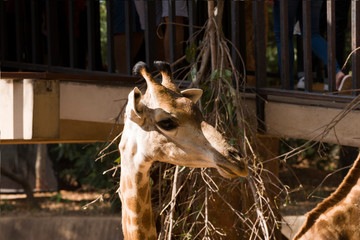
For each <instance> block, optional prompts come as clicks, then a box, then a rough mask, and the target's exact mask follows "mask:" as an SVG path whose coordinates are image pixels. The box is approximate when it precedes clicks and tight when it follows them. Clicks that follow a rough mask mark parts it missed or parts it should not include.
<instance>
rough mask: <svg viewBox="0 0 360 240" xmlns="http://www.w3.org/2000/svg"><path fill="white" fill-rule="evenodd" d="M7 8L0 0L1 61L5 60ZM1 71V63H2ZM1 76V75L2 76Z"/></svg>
mask: <svg viewBox="0 0 360 240" xmlns="http://www.w3.org/2000/svg"><path fill="white" fill-rule="evenodd" d="M5 36H6V34H5V8H4V1H0V51H1V52H0V57H1V61H4V60H5ZM0 71H1V63H0ZM0 78H1V76H0Z"/></svg>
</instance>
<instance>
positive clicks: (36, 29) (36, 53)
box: [31, 0, 42, 64]
mask: <svg viewBox="0 0 360 240" xmlns="http://www.w3.org/2000/svg"><path fill="white" fill-rule="evenodd" d="M40 16H41V13H39V1H38V0H33V1H31V41H32V62H33V63H34V64H36V63H40V61H41V57H42V50H41V49H42V46H41V40H40V36H41V31H40V28H41V23H40Z"/></svg>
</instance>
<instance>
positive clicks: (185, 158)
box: [119, 61, 248, 240]
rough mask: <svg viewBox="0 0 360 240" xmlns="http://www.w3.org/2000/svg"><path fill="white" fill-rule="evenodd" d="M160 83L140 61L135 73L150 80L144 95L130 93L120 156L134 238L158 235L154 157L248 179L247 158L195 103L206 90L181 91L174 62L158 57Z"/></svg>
mask: <svg viewBox="0 0 360 240" xmlns="http://www.w3.org/2000/svg"><path fill="white" fill-rule="evenodd" d="M154 66H155V67H156V68H157V69H158V70H159V71H160V73H161V75H162V82H161V84H160V83H158V82H157V81H156V80H155V79H154V78H153V77H152V75H151V74H150V73H149V71H148V69H147V67H146V64H145V63H143V62H139V63H137V64H136V65H135V66H134V69H133V72H134V73H135V74H141V75H142V76H143V77H144V79H145V80H146V84H147V90H146V92H145V94H142V93H141V91H140V90H139V89H138V88H136V87H135V88H134V89H133V90H132V91H131V92H130V93H129V96H128V103H127V106H126V110H125V119H124V129H123V133H122V137H121V141H120V144H119V151H120V154H121V177H120V191H119V195H120V199H121V202H122V228H123V234H124V238H125V239H127V240H129V239H131V240H140V239H141V240H145V239H157V232H156V227H155V223H154V219H153V212H152V206H151V194H150V184H149V180H150V177H149V170H150V167H151V165H152V164H153V162H154V161H160V162H167V163H171V164H175V165H180V166H186V167H212V168H216V169H217V170H218V171H219V173H220V174H221V175H222V176H223V177H226V178H233V177H237V176H241V177H245V176H247V174H248V169H247V166H246V163H245V160H244V158H241V157H240V153H239V152H238V151H237V150H236V149H235V148H233V147H232V146H231V145H230V144H229V143H227V141H226V140H225V138H224V137H223V136H222V135H221V134H220V133H219V132H218V131H216V130H215V128H213V127H212V126H211V125H210V124H208V123H207V122H206V121H205V120H204V118H203V116H202V114H201V112H200V110H199V108H198V107H197V105H196V102H197V101H198V100H199V99H200V97H201V95H202V90H201V89H186V90H183V91H179V89H178V88H177V87H176V85H175V84H174V81H173V79H172V74H171V70H170V65H169V64H168V63H165V62H160V61H156V62H154Z"/></svg>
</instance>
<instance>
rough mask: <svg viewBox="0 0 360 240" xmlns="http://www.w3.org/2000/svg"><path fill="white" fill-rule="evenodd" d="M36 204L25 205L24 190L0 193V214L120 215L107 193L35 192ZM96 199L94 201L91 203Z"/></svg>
mask: <svg viewBox="0 0 360 240" xmlns="http://www.w3.org/2000/svg"><path fill="white" fill-rule="evenodd" d="M34 197H35V202H36V203H37V204H38V206H39V207H38V208H34V207H31V206H29V205H28V203H27V201H26V195H25V194H0V207H1V208H0V209H1V211H0V216H41V217H47V216H88V215H89V216H95V215H96V216H119V215H120V214H119V212H118V211H117V212H116V211H113V210H112V207H111V203H112V201H114V200H113V198H112V197H111V196H110V194H108V193H101V192H81V191H65V190H61V191H59V192H43V193H35V194H34ZM93 201H95V202H94V203H92V202H93Z"/></svg>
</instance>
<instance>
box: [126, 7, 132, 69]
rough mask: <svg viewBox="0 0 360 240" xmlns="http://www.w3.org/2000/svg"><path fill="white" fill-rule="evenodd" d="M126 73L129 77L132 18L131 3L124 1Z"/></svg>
mask: <svg viewBox="0 0 360 240" xmlns="http://www.w3.org/2000/svg"><path fill="white" fill-rule="evenodd" d="M124 4H125V38H126V72H127V73H128V74H129V75H131V69H132V66H131V64H132V57H133V49H134V47H133V45H134V44H133V41H132V40H133V24H134V23H133V17H132V5H131V1H125V3H124Z"/></svg>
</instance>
